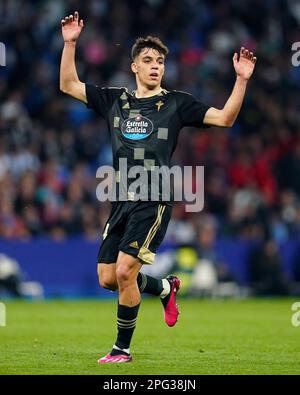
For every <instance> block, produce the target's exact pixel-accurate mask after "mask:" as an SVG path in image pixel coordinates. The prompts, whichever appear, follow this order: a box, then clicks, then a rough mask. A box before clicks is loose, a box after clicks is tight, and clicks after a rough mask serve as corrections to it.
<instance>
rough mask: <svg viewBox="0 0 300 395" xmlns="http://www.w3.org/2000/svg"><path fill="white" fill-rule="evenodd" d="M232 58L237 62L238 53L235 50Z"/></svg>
mask: <svg viewBox="0 0 300 395" xmlns="http://www.w3.org/2000/svg"><path fill="white" fill-rule="evenodd" d="M232 60H233V61H234V62H236V61H237V60H238V54H237V53H236V52H235V53H234V55H233V57H232Z"/></svg>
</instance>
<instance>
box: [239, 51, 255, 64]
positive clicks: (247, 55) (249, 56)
mask: <svg viewBox="0 0 300 395" xmlns="http://www.w3.org/2000/svg"><path fill="white" fill-rule="evenodd" d="M240 57H243V58H246V59H248V60H250V61H251V62H252V63H255V62H256V61H257V58H256V57H255V56H254V53H253V52H251V51H248V49H246V48H244V47H241V50H240Z"/></svg>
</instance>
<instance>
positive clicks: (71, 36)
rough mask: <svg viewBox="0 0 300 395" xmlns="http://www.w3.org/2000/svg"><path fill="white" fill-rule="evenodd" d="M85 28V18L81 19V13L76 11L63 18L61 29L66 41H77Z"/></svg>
mask: <svg viewBox="0 0 300 395" xmlns="http://www.w3.org/2000/svg"><path fill="white" fill-rule="evenodd" d="M82 28H83V19H80V21H79V14H78V12H77V11H75V13H74V16H73V15H72V14H71V15H69V16H66V17H65V18H64V19H62V20H61V31H62V35H63V38H64V41H65V42H70V41H76V40H77V39H78V37H79V35H80V33H81V30H82Z"/></svg>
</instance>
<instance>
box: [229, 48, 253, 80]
mask: <svg viewBox="0 0 300 395" xmlns="http://www.w3.org/2000/svg"><path fill="white" fill-rule="evenodd" d="M232 60H233V66H234V69H235V71H236V74H237V76H239V77H242V78H244V79H246V80H248V79H249V78H250V77H251V75H252V73H253V70H254V67H255V63H256V60H257V58H256V57H255V56H253V52H250V51H248V49H245V48H244V47H242V48H241V50H240V56H239V59H238V54H237V53H236V52H235V54H234V55H233V58H232Z"/></svg>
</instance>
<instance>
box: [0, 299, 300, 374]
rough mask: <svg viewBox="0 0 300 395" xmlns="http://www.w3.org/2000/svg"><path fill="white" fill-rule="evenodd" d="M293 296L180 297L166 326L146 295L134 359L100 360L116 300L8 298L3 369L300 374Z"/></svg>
mask: <svg viewBox="0 0 300 395" xmlns="http://www.w3.org/2000/svg"><path fill="white" fill-rule="evenodd" d="M296 301H297V300H294V299H258V300H254V299H249V300H224V301H222V300H216V301H215V300H201V299H200V300H195V299H180V300H179V305H180V311H181V314H180V316H179V321H178V323H177V325H176V326H175V327H173V328H169V327H167V326H166V324H165V323H164V321H163V313H162V311H163V310H162V306H161V303H160V301H159V300H157V299H152V298H151V299H150V298H149V299H144V300H143V301H142V304H141V308H140V313H139V319H138V322H137V328H136V331H135V334H134V337H133V341H132V344H131V352H132V355H133V363H126V364H114V365H98V364H97V359H98V358H99V356H103V355H104V354H106V353H107V352H109V351H110V348H111V346H112V344H113V341H114V340H115V334H116V324H115V321H116V318H115V313H116V301H115V300H106V301H103V300H92V301H91V300H86V301H83V300H78V301H77V300H75V301H46V302H15V301H10V302H7V303H6V323H7V325H6V326H5V327H0V374H26V375H30V374H41V375H44V374H98V375H99V374H100V375H102V374H103V375H106V374H124V375H131V374H134V375H137V374H147V375H150V374H167V375H173V374H197V375H198V374H199V375H200V374H218V375H220V374H221V375H223V374H297V375H298V374H300V347H299V344H300V327H299V326H298V327H294V326H293V325H292V323H291V317H292V314H293V312H292V311H291V306H292V304H293V303H294V302H296Z"/></svg>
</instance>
